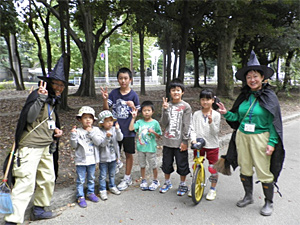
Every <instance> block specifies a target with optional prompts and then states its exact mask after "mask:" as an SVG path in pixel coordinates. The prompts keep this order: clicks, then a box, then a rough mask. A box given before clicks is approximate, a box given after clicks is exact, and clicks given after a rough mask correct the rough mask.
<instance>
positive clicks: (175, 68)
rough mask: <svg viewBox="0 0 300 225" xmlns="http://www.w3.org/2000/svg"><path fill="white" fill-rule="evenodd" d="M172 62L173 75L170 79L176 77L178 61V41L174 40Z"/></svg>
mask: <svg viewBox="0 0 300 225" xmlns="http://www.w3.org/2000/svg"><path fill="white" fill-rule="evenodd" d="M173 48H174V63H173V76H172V79H175V78H176V77H177V75H176V74H177V73H176V72H177V63H178V41H175V42H174V47H173Z"/></svg>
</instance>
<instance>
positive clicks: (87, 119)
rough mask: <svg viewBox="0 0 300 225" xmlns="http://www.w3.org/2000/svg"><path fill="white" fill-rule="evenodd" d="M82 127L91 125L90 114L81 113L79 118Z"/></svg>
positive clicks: (92, 119)
mask: <svg viewBox="0 0 300 225" xmlns="http://www.w3.org/2000/svg"><path fill="white" fill-rule="evenodd" d="M79 121H80V122H81V124H82V126H83V128H87V127H92V125H93V123H94V117H93V115H91V114H83V115H82V116H81V119H80V120H79Z"/></svg>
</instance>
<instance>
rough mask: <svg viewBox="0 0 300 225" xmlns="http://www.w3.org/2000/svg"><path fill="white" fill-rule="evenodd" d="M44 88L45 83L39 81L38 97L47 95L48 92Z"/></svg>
mask: <svg viewBox="0 0 300 225" xmlns="http://www.w3.org/2000/svg"><path fill="white" fill-rule="evenodd" d="M46 87H47V82H45V81H41V82H40V86H39V89H38V94H39V95H48V90H47V89H46Z"/></svg>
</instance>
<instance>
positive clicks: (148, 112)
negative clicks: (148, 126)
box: [142, 106, 154, 120]
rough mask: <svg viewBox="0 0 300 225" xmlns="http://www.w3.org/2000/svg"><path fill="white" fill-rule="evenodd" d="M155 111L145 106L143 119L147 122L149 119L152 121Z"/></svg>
mask: <svg viewBox="0 0 300 225" xmlns="http://www.w3.org/2000/svg"><path fill="white" fill-rule="evenodd" d="M153 113H154V112H153V110H152V107H151V106H144V107H143V109H142V114H143V117H144V118H145V119H146V120H147V119H151V118H152V115H153Z"/></svg>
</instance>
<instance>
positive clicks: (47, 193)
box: [5, 147, 55, 223]
mask: <svg viewBox="0 0 300 225" xmlns="http://www.w3.org/2000/svg"><path fill="white" fill-rule="evenodd" d="M19 152H20V159H21V161H20V162H21V165H20V167H18V166H17V161H16V160H17V156H18V153H16V157H15V162H14V167H13V175H14V176H15V178H16V181H15V185H14V187H13V189H12V193H11V198H12V202H13V209H14V213H13V214H10V215H8V216H6V217H5V220H6V221H9V222H14V223H23V221H24V215H25V210H26V208H27V206H28V204H29V202H30V200H31V197H32V195H33V193H34V190H35V196H34V202H33V204H34V205H35V206H41V207H44V206H49V205H50V201H51V198H52V195H53V192H54V182H55V174H54V166H53V155H52V154H50V153H49V147H45V148H27V147H24V148H22V149H20V151H19Z"/></svg>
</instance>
